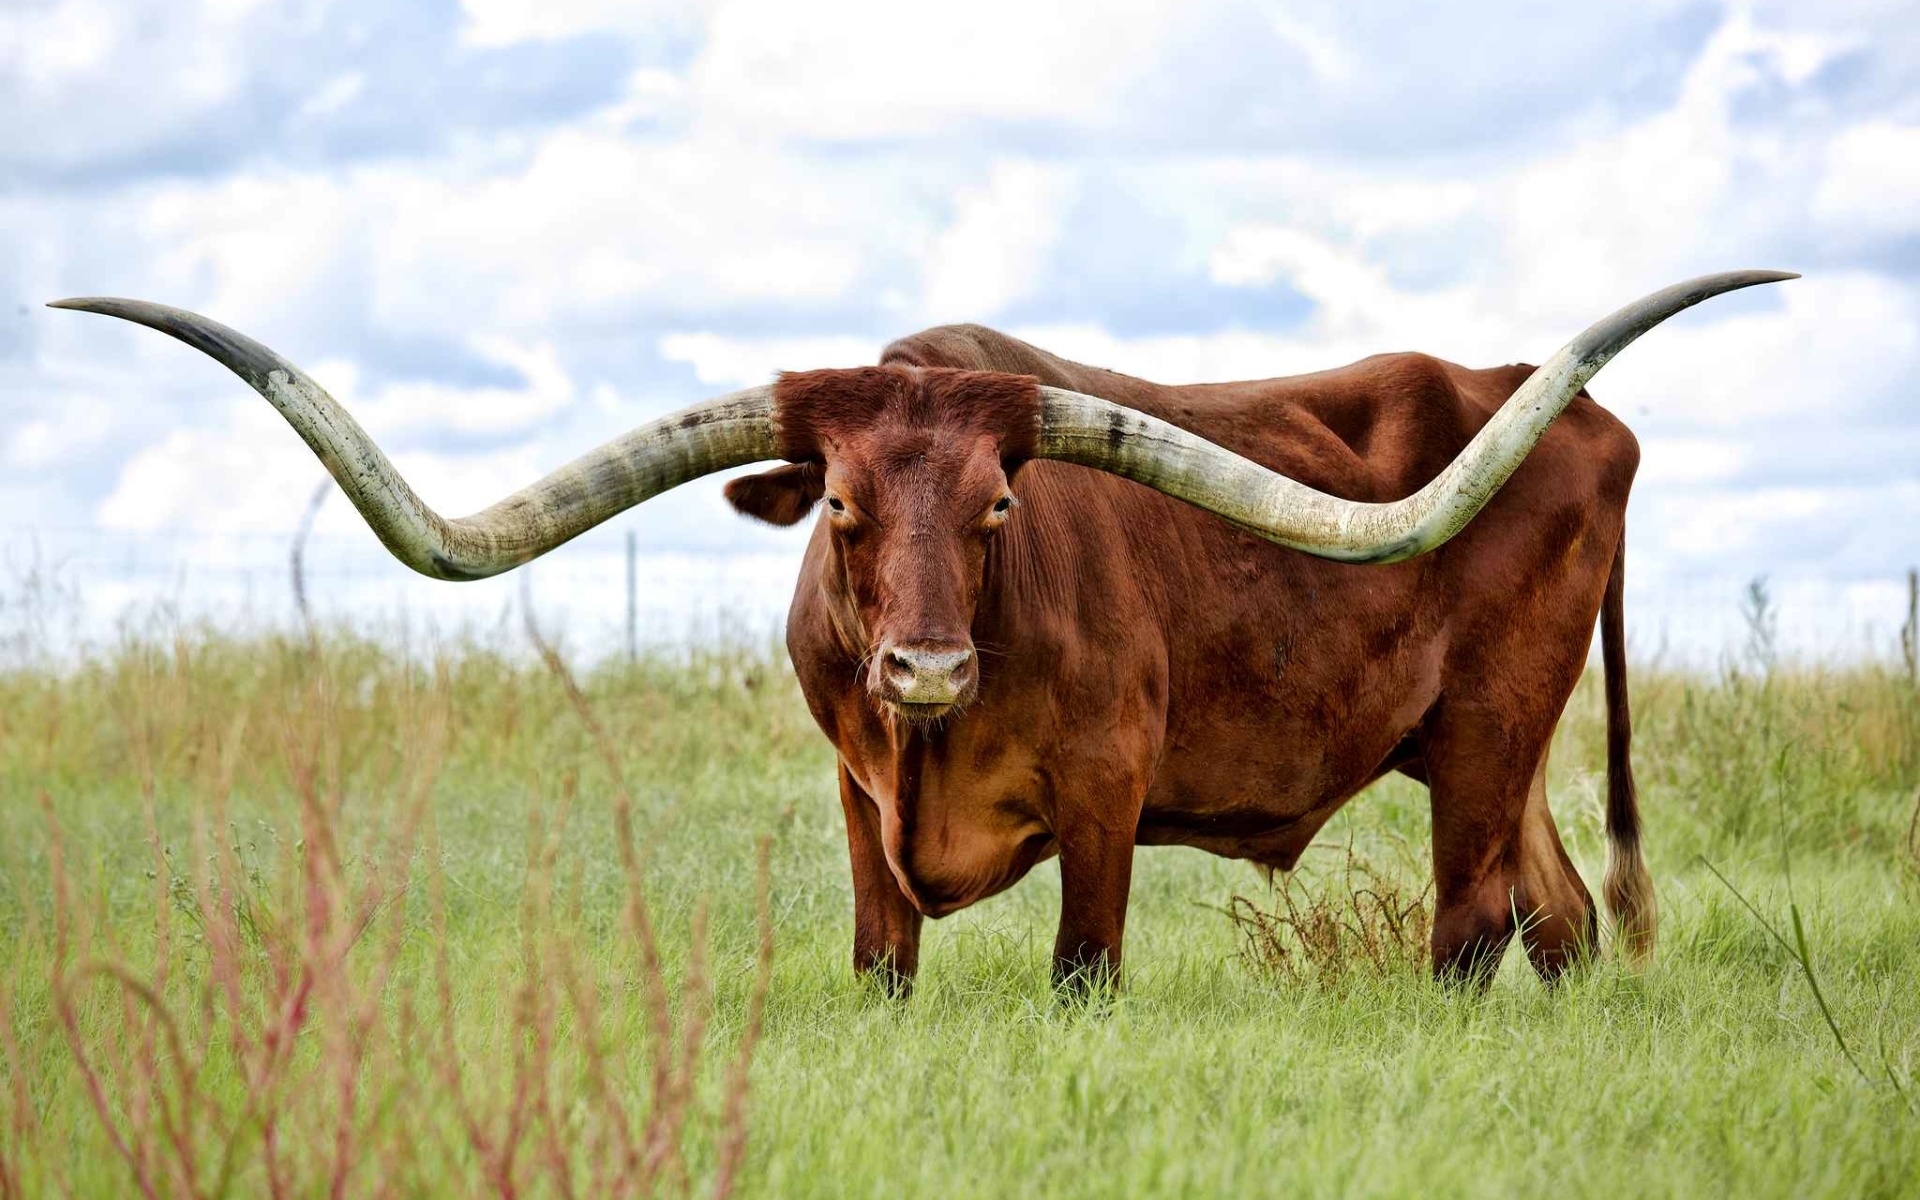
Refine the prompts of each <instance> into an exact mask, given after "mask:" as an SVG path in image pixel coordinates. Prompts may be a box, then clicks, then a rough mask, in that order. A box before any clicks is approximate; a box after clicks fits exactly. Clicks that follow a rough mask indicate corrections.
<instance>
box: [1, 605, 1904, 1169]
mask: <svg viewBox="0 0 1920 1200" xmlns="http://www.w3.org/2000/svg"><path fill="white" fill-rule="evenodd" d="M1633 683H1634V705H1635V710H1636V711H1635V715H1636V718H1637V731H1638V740H1637V743H1636V761H1637V765H1638V768H1639V775H1640V781H1641V785H1642V805H1643V811H1644V813H1645V819H1646V826H1647V830H1648V852H1649V861H1650V865H1651V867H1652V869H1653V872H1654V876H1655V880H1656V883H1657V886H1658V888H1659V897H1660V905H1661V910H1662V927H1661V942H1660V947H1659V951H1658V957H1657V960H1656V961H1655V963H1654V964H1653V965H1652V966H1651V967H1649V968H1647V969H1644V970H1639V971H1634V970H1629V969H1627V968H1625V967H1624V966H1622V965H1621V964H1620V963H1619V962H1617V961H1616V960H1615V959H1614V958H1613V957H1612V956H1611V955H1603V956H1602V958H1601V959H1600V961H1598V962H1597V963H1596V964H1594V965H1593V966H1591V967H1590V968H1589V969H1587V970H1586V971H1585V972H1584V973H1583V974H1582V975H1581V976H1580V977H1578V978H1576V979H1573V980H1571V981H1569V982H1568V983H1566V984H1564V985H1563V986H1560V987H1558V988H1556V989H1554V990H1551V991H1549V990H1547V989H1545V988H1543V987H1542V986H1541V985H1540V984H1539V983H1538V981H1537V980H1536V979H1535V978H1534V977H1533V975H1532V973H1531V972H1530V971H1529V970H1528V969H1527V967H1526V964H1525V962H1524V959H1523V958H1520V957H1519V956H1518V955H1517V953H1516V954H1514V955H1510V957H1509V959H1508V961H1507V962H1506V963H1505V964H1504V966H1503V968H1502V970H1501V972H1500V974H1499V975H1498V977H1497V978H1496V979H1495V981H1494V983H1493V985H1492V987H1491V988H1490V989H1489V991H1488V992H1487V993H1486V994H1485V995H1473V994H1462V993H1459V992H1455V991H1449V990H1446V989H1443V988H1441V987H1439V986H1437V985H1435V984H1434V983H1432V982H1431V981H1430V980H1429V979H1428V978H1427V975H1426V971H1425V967H1424V963H1423V961H1422V955H1421V953H1419V950H1418V947H1417V945H1415V943H1416V942H1417V937H1418V931H1419V920H1420V909H1421V906H1422V905H1423V904H1424V893H1423V888H1424V886H1425V883H1426V877H1427V868H1426V866H1425V863H1424V857H1423V856H1424V854H1425V848H1424V847H1425V838H1426V831H1427V825H1428V817H1427V812H1426V798H1425V793H1424V791H1423V790H1422V789H1420V788H1419V787H1417V786H1416V785H1413V784H1411V783H1410V782H1407V781H1403V780H1402V781H1394V780H1389V781H1385V782H1383V783H1382V784H1381V785H1378V786H1376V787H1375V788H1374V789H1373V790H1372V791H1371V792H1369V793H1368V794H1366V795H1363V796H1361V797H1360V798H1358V799H1357V800H1356V801H1355V802H1354V803H1353V804H1352V805H1350V806H1349V807H1348V808H1347V809H1346V810H1345V812H1344V813H1343V814H1342V816H1341V817H1340V818H1338V819H1337V820H1336V821H1335V822H1334V823H1333V825H1332V826H1331V827H1330V828H1329V829H1328V830H1327V831H1326V832H1325V833H1324V834H1323V835H1322V837H1321V839H1320V842H1319V843H1318V844H1317V847H1316V849H1315V850H1313V851H1310V852H1309V854H1308V856H1307V860H1306V862H1305V864H1304V865H1303V867H1302V869H1301V870H1300V871H1299V872H1296V874H1295V877H1294V878H1293V879H1291V880H1282V881H1269V880H1267V879H1266V878H1265V877H1263V876H1262V875H1261V874H1260V873H1258V872H1256V871H1255V870H1253V869H1252V868H1250V867H1248V866H1246V865H1245V864H1238V863H1231V862H1225V861H1221V860H1217V859H1213V858H1210V857H1207V856H1205V855H1202V854H1200V853H1198V852H1194V851H1189V850H1182V849H1177V848H1163V849H1148V850H1142V851H1141V852H1140V854H1139V859H1138V866H1137V868H1136V873H1135V883H1134V891H1133V901H1132V909H1131V915H1130V919H1129V923H1128V957H1127V978H1126V983H1125V987H1124V989H1123V990H1122V991H1121V992H1120V993H1119V994H1118V995H1115V996H1111V997H1096V998H1094V999H1093V1000H1091V1001H1062V1000H1061V999H1059V998H1058V997H1056V995H1055V994H1054V992H1053V990H1052V989H1051V987H1050V985H1049V982H1048V954H1049V949H1050V946H1051V941H1052V936H1053V924H1054V919H1055V913H1056V908H1057V904H1058V899H1059V886H1058V874H1057V871H1056V870H1055V869H1054V868H1053V867H1052V865H1051V864H1048V865H1043V866H1042V867H1041V868H1039V869H1037V870H1036V871H1035V873H1034V875H1033V876H1032V877H1031V878H1030V879H1029V880H1027V881H1026V882H1025V883H1023V884H1021V885H1020V886H1018V887H1017V888H1015V889H1014V890H1012V891H1011V892H1009V893H1007V894H1005V895H1003V896H1000V897H997V898H995V899H994V900H991V901H989V902H986V903H983V904H981V905H979V906H977V907H975V908H973V909H971V910H969V911H967V912H964V913H961V914H958V915H956V916H953V917H950V918H947V919H945V920H943V921H940V922H937V923H933V924H931V925H929V927H928V929H927V933H926V938H925V942H924V945H923V953H922V969H921V975H920V979H919V984H918V987H917V990H916V991H915V993H914V995H913V996H912V998H911V999H910V1000H908V1001H906V1002H904V1003H903V1002H897V1001H894V1000H890V999H888V998H887V997H885V996H883V995H881V994H879V992H878V991H877V990H876V989H874V988H872V987H870V986H868V985H867V984H865V983H863V982H861V981H860V980H859V979H857V978H856V977H855V976H854V975H853V973H852V971H851V969H850V965H849V956H850V939H851V925H852V901H851V894H850V888H849V883H848V878H847V867H846V863H845V853H846V851H845V843H844V839H843V833H842V829H841V816H840V812H839V807H838V801H837V798H836V794H835V789H834V782H833V759H832V751H831V749H830V747H829V746H828V745H827V743H826V742H825V741H824V739H822V738H821V736H820V735H819V734H818V732H817V731H816V730H815V729H814V727H813V725H812V723H811V721H810V719H809V718H808V716H807V713H806V710H805V706H804V704H803V703H802V701H801V698H800V695H799V692H798V688H797V686H796V684H795V683H794V680H793V678H792V675H791V673H790V671H789V670H788V669H787V667H786V664H785V662H784V659H783V658H782V656H781V655H780V653H779V652H778V651H777V650H776V649H775V648H773V647H771V646H767V647H756V646H745V647H739V646H736V647H730V648H713V647H708V648H699V647H692V648H685V649H681V650H677V651H672V652H658V653H654V654H651V655H647V656H643V657H642V658H641V659H640V660H639V661H638V662H634V663H627V662H624V661H610V662H606V663H602V664H600V665H598V666H597V667H594V668H593V669H591V670H580V671H579V672H578V673H577V688H578V691H577V692H575V691H574V690H573V689H574V687H575V674H574V673H571V672H568V671H566V670H564V669H559V668H556V667H555V666H554V665H552V664H549V663H547V662H544V661H542V659H541V657H540V656H539V655H538V654H537V653H534V652H533V651H532V650H531V649H530V648H529V647H528V645H527V643H526V642H525V641H523V640H520V639H518V638H516V637H505V638H496V639H492V640H489V639H477V640H475V639H469V640H464V641H461V640H456V641H452V642H449V643H447V644H445V645H442V646H426V647H423V646H421V645H418V644H414V645H399V644H395V642H393V641H392V640H383V639H379V638H369V637H364V636H359V635H355V634H351V633H348V632H344V631H332V632H328V631H322V632H321V633H320V634H318V635H317V636H315V637H313V638H312V639H310V640H309V639H308V638H303V637H299V636H285V635H278V634H272V633H259V634H250V633H233V632H226V631H220V630H216V629H210V628H185V629H167V628H163V627H160V626H149V627H145V628H144V629H143V630H141V631H135V632H129V633H128V634H126V635H125V636H124V637H123V638H122V639H121V640H120V641H118V642H117V643H115V644H113V645H111V646H107V647H103V648H100V649H98V650H95V651H92V652H89V653H87V654H85V655H82V656H80V657H79V658H77V659H69V660H63V661H59V662H51V661H48V662H32V661H24V662H22V663H21V664H19V665H16V666H14V667H13V668H11V669H9V670H8V671H6V672H5V673H4V674H0V786H3V787H4V801H0V953H4V955H5V964H4V967H5V969H4V971H3V972H0V1198H11V1197H25V1196H42V1195H59V1194H71V1195H77V1196H109V1195H111V1196H119V1195H139V1194H142V1193H145V1194H149V1195H156V1196H212V1195H228V1196H255V1195H287V1196H317V1195H353V1196H380V1195H395V1196H414V1195H446V1196H470V1195H502V1196H564V1197H570V1196H589V1195H602V1194H625V1195H644V1194H673V1195H677V1194H698V1195H707V1194H736V1195H742V1196H781V1197H800V1196H833V1197H843V1196H876V1197H878V1196H899V1195H908V1196H922V1195H967V1196H997V1195H1020V1196H1146V1195H1153V1196H1216V1195H1236V1196H1244V1195H1287V1196H1302V1195H1305V1196H1319V1195H1325V1196H1357V1195H1420V1196H1479V1195H1537V1194H1543V1193H1548V1192H1551V1193H1552V1194H1556V1195H1560V1196H1569V1197H1571V1196H1586V1195H1595V1196H1600V1195H1606V1196H1612V1195H1634V1196H1646V1197H1656V1196H1702V1195H1742V1196H1765V1195H1779V1196H1798V1197H1806V1196H1849V1197H1857V1196H1896V1195H1920V1080H1916V1075H1920V840H1917V839H1920V831H1916V828H1915V822H1916V821H1917V820H1920V810H1916V791H1917V790H1920V690H1916V689H1915V687H1914V686H1913V684H1912V682H1911V681H1910V680H1909V678H1908V676H1907V673H1906V671H1905V669H1904V667H1902V666H1899V665H1897V664H1893V663H1886V664H1873V663H1867V664H1859V665H1854V666H1849V667H1845V668H1819V667H1814V666H1807V665H1794V664H1782V663H1775V662H1772V661H1770V660H1769V659H1768V658H1767V656H1766V655H1765V654H1764V653H1762V654H1758V655H1754V654H1749V655H1746V656H1737V657H1731V658H1729V659H1728V661H1727V662H1726V664H1725V665H1723V666H1722V667H1721V668H1720V669H1718V670H1715V671H1710V672H1703V671H1678V670H1663V669H1660V668H1659V667H1658V665H1657V664H1656V665H1651V666H1649V665H1645V664H1643V665H1641V666H1639V667H1638V668H1637V669H1636V671H1635V674H1634V677H1633ZM1598 691H1599V689H1598V679H1597V678H1589V679H1588V680H1586V681H1585V682H1583V684H1582V686H1581V689H1580V691H1579V692H1578V693H1577V695H1576V696H1575V698H1574V700H1573V702H1572V704H1571V706H1570V709H1569V712H1568V714H1567V717H1566V719H1565V720H1564V721H1563V722H1562V728H1561V731H1560V735H1559V741H1558V743H1557V746H1556V749H1555V752H1554V755H1553V759H1552V772H1553V774H1552V787H1551V795H1552V797H1553V804H1554V808H1555V812H1556V814H1557V816H1558V819H1559V822H1560V826H1561V829H1562V831H1563V834H1564V835H1565V836H1566V838H1567V839H1568V842H1569V849H1570V851H1571V852H1572V854H1573V855H1574V858H1575V860H1576V862H1578V863H1579V865H1580V867H1581V869H1582V872H1583V874H1584V876H1585V877H1586V879H1587V880H1588V883H1589V886H1590V887H1594V886H1597V881H1598V877H1599V870H1600V866H1601V862H1602V858H1603V842H1602V837H1601V825H1600V821H1601V818H1600V802H1601V795H1602V792H1603V786H1602V784H1603V780H1602V775H1601V771H1602V763H1603V753H1602V740H1601V713H1600V706H1599V695H1598ZM1716 872H1717V874H1716ZM1720 876H1724V882H1723V880H1722V879H1721V878H1720ZM763 881H764V892H763V890H762V882H763ZM1236 917H1237V918H1238V919H1236ZM1389 917H1390V918H1391V919H1389ZM1409 930H1411V932H1409ZM1776 934H1777V935H1778V936H1776ZM1410 946H1411V947H1412V949H1409V947H1410Z"/></svg>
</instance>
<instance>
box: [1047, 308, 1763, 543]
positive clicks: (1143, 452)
mask: <svg viewBox="0 0 1920 1200" xmlns="http://www.w3.org/2000/svg"><path fill="white" fill-rule="evenodd" d="M1798 278H1799V276H1798V275H1796V274H1793V273H1792V272H1789V271H1728V272H1725V273H1724V274H1719V275H1702V276H1701V277H1700V278H1698V279H1689V280H1688V281H1687V282H1685V283H1676V284H1674V285H1673V286H1672V287H1669V288H1663V289H1662V290H1660V291H1657V292H1655V293H1653V294H1652V295H1650V296H1647V297H1645V298H1643V299H1640V300H1637V301H1635V302H1634V303H1632V304H1629V305H1627V306H1626V307H1625V308H1623V309H1621V310H1620V311H1619V312H1616V313H1614V314H1613V315H1612V316H1610V317H1607V318H1606V319H1605V320H1602V321H1600V322H1599V323H1598V324H1596V325H1594V326H1592V327H1591V328H1589V329H1588V330H1587V331H1586V332H1585V333H1582V334H1581V335H1580V336H1579V337H1576V338H1574V339H1573V340H1572V341H1571V342H1568V343H1567V344H1566V345H1565V346H1562V347H1561V348H1560V350H1559V351H1558V352H1557V353H1555V354H1554V356H1553V357H1552V358H1549V359H1548V360H1547V361H1546V363H1545V365H1543V366H1541V367H1540V368H1539V369H1538V370H1536V371H1535V372H1534V373H1533V374H1532V375H1530V376H1528V377H1527V381H1526V382H1525V383H1523V384H1521V385H1520V387H1519V390H1517V391H1515V392H1514V393H1513V395H1512V396H1511V397H1509V398H1508V400H1507V402H1506V403H1505V404H1504V405H1502V406H1501V408H1500V410H1499V411H1498V412H1496V413H1494V415H1493V418H1492V419H1491V420H1489V421H1488V422H1487V423H1486V425H1485V426H1484V427H1483V428H1482V429H1481V430H1480V432H1479V433H1478V434H1476V435H1474V438H1473V440H1472V441H1470V442H1468V443H1467V446H1466V448H1465V449H1464V450H1462V451H1461V452H1460V454H1459V457H1457V458H1455V459H1454V460H1453V462H1452V463H1450V464H1448V466H1447V467H1446V468H1445V469H1444V470H1442V471H1441V472H1440V474H1438V475H1436V476H1434V478H1433V480H1432V481H1431V482H1430V483H1428V484H1427V485H1426V486H1425V487H1423V488H1421V489H1420V490H1419V491H1417V492H1415V493H1414V494H1413V495H1411V496H1408V497H1407V498H1406V499H1404V500H1396V501H1394V502H1392V503H1389V504H1367V503H1361V502H1358V501H1353V500H1342V499H1340V498H1339V497H1337V496H1330V495H1328V494H1327V493H1325V492H1322V491H1318V490H1316V489H1314V488H1311V487H1308V486H1307V485H1306V484H1303V483H1300V482H1298V481H1296V480H1292V479H1289V478H1287V477H1286V476H1284V475H1280V474H1277V473H1275V472H1273V471H1269V470H1268V469H1267V468H1265V467H1263V466H1261V465H1260V464H1259V463H1256V462H1253V461H1252V460H1250V459H1247V458H1243V457H1241V456H1240V455H1238V454H1235V453H1234V452H1233V451H1231V450H1227V449H1224V448H1222V447H1220V446H1216V445H1214V444H1213V443H1212V442H1209V441H1207V440H1205V439H1204V438H1200V437H1196V436H1194V435H1193V434H1191V433H1188V432H1187V431H1186V430H1184V429H1181V428H1179V427H1178V426H1175V425H1170V424H1168V423H1167V422H1165V421H1162V420H1160V419H1159V418H1157V417H1151V416H1148V415H1147V414H1145V413H1141V412H1136V411H1135V410H1133V409H1130V408H1125V407H1122V406H1121V405H1118V404H1114V403H1112V402H1111V401H1108V400H1102V399H1100V398H1099V397H1097V396H1087V395H1083V394H1081V393H1079V392H1072V391H1067V390H1066V389H1064V388H1054V387H1042V388H1041V389H1040V399H1041V434H1040V457H1042V458H1054V459H1059V460H1061V461H1063V462H1071V463H1079V464H1080V465H1081V466H1085V467H1094V468H1097V469H1099V470H1102V471H1108V472H1111V473H1112V474H1115V475H1120V476H1123V477H1125V478H1127V479H1131V480H1134V481H1135V482H1137V483H1143V484H1145V485H1147V486H1148V487H1150V488H1153V489H1155V490H1156V491H1161V492H1165V493H1166V494H1167V495H1169V496H1173V497H1176V498H1178V499H1181V500H1185V501H1186V502H1187V503H1189V504H1193V505H1197V506H1198V507H1200V508H1204V509H1206V510H1207V511H1208V512H1211V513H1215V514H1217V515H1219V516H1222V517H1225V518H1226V519H1227V520H1229V521H1232V522H1233V523H1234V524H1236V525H1239V526H1241V527H1243V528H1245V529H1247V530H1248V531H1250V532H1253V533H1257V534H1259V535H1260V536H1261V537H1264V538H1266V539H1267V540H1268V541H1272V542H1278V543H1279V544H1281V545H1282V546H1291V547H1293V548H1294V549H1295V550H1303V551H1305V552H1306V553H1308V554H1314V555H1318V556H1319V557H1321V558H1331V559H1336V560H1338V561H1340V562H1353V563H1390V562H1399V561H1400V560H1401V559H1406V558H1412V557H1414V556H1415V555H1417V554H1424V553H1426V552H1427V551H1429V550H1432V549H1433V548H1434V547H1436V546H1438V545H1440V544H1441V543H1442V542H1445V541H1446V540H1447V539H1448V538H1450V537H1452V536H1453V535H1454V534H1456V533H1459V532H1460V531H1461V530H1462V529H1464V528H1465V527H1466V525H1467V522H1468V521H1471V520H1472V519H1473V517H1474V514H1476V513H1478V512H1479V511H1480V509H1481V508H1482V507H1483V506H1484V505H1485V504H1486V503H1487V501H1488V500H1491V499H1492V498H1493V494H1494V493H1495V492H1497V491H1499V490H1500V485H1501V484H1503V483H1505V482H1506V481H1507V477H1508V476H1509V475H1512V474H1513V472H1514V471H1515V470H1516V469H1517V468H1518V467H1519V466H1520V463H1521V461H1522V460H1523V459H1525V458H1526V456H1527V452H1528V451H1530V450H1532V449H1533V447H1534V443H1536V442H1538V441H1539V440H1540V435H1541V434H1543V433H1545V432H1546V431H1547V426H1549V425H1551V424H1552V423H1553V420H1554V418H1555V417H1558V416H1559V415H1560V413H1561V412H1562V411H1563V410H1564V409H1565V408H1566V407H1567V405H1568V404H1570V403H1571V402H1572V401H1573V398H1574V396H1575V395H1576V394H1578V393H1579V391H1580V389H1581V388H1583V387H1585V386H1586V383H1587V380H1589V379H1591V378H1593V376H1594V374H1595V373H1596V372H1598V371H1599V370H1600V368H1601V367H1603V366H1605V365H1606V364H1607V360H1608V359H1610V358H1612V357H1613V356H1614V355H1616V354H1618V353H1619V352H1620V351H1621V350H1623V349H1625V348H1626V347H1627V345H1628V344H1629V343H1630V342H1632V341H1633V340H1634V339H1635V338H1637V337H1639V336H1640V335H1641V334H1643V333H1645V332H1646V331H1647V330H1649V329H1652V328H1653V327H1654V326H1655V325H1658V324H1659V323H1660V322H1662V321H1664V320H1666V319H1667V318H1668V317H1670V316H1672V315H1673V314H1675V313H1677V312H1679V311H1680V310H1681V309H1684V308H1690V307H1692V306H1693V305H1695V304H1698V303H1700V302H1701V301H1702V300H1705V299H1708V298H1709V297H1712V296H1717V295H1719V294H1720V293H1722V292H1730V291H1733V290H1735V289H1736V288H1744V287H1752V286H1753V285H1755V284H1759V283H1777V282H1779V281H1781V280H1784V279H1798Z"/></svg>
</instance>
